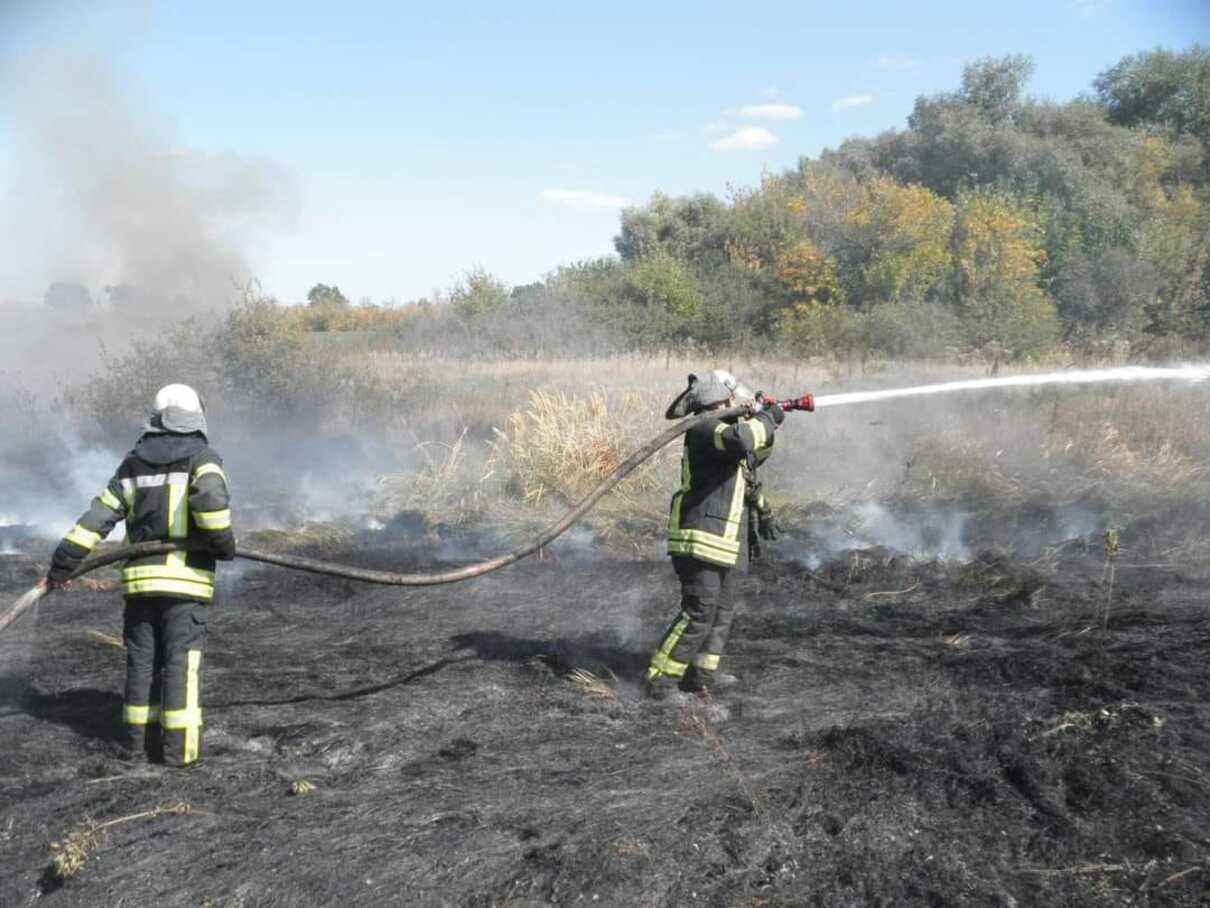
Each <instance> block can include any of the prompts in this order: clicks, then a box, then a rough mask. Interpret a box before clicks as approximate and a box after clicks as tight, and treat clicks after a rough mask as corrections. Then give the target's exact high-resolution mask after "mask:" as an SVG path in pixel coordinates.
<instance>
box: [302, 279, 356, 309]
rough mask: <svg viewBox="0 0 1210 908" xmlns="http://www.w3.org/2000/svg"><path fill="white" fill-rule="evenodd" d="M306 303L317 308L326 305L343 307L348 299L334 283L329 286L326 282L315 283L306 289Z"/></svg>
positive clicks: (346, 304) (345, 306)
mask: <svg viewBox="0 0 1210 908" xmlns="http://www.w3.org/2000/svg"><path fill="white" fill-rule="evenodd" d="M307 305H308V306H315V307H317V308H318V307H321V306H327V307H331V308H339V309H345V308H347V307H348V305H349V301H348V299H347V298H346V297H345V295H344V294H343V293H341V292H340V288H339V287H337V286H335V285H333V286H331V287H329V286H328V285H327V284H316V285H315V286H314V287H312V288H311V289H310V290H308V291H307Z"/></svg>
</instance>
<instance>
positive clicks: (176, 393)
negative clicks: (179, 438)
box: [143, 385, 208, 435]
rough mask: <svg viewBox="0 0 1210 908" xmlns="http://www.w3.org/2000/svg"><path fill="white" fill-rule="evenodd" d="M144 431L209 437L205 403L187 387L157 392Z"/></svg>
mask: <svg viewBox="0 0 1210 908" xmlns="http://www.w3.org/2000/svg"><path fill="white" fill-rule="evenodd" d="M143 431H144V432H148V433H150V434H152V435H158V434H162V433H164V432H170V433H173V434H175V435H189V434H191V433H193V432H201V433H202V434H203V435H206V434H207V432H208V430H207V428H206V402H205V401H204V400H202V396H201V395H200V394H198V393H197V392H196V391H194V390H193V389H192V388H191V387H189V386H188V385H165V386H164V387H162V388H160V390H159V391H157V392H156V395H155V402H154V403H153V404H152V408H151V413H149V414H148V416H147V422H146V424H144V426H143Z"/></svg>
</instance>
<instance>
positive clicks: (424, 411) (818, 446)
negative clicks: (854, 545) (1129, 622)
mask: <svg viewBox="0 0 1210 908" xmlns="http://www.w3.org/2000/svg"><path fill="white" fill-rule="evenodd" d="M356 365H357V368H359V369H361V370H363V371H365V372H366V373H367V374H369V375H371V376H372V378H373V380H374V381H376V382H379V383H381V384H382V385H383V386H384V387H386V388H388V389H389V392H390V394H391V395H393V398H394V399H395V400H397V401H399V402H400V407H401V409H400V410H399V411H398V412H396V413H394V414H393V415H392V420H394V426H395V428H394V429H393V430H391V431H392V432H394V433H395V434H396V435H397V436H406V437H407V438H408V442H407V444H408V446H409V448H410V449H411V450H412V452H413V456H412V457H411V458H410V460H412V461H413V462H414V467H412V468H409V469H407V470H405V471H401V472H400V473H397V474H394V475H392V476H389V477H386V478H384V480H383V481H382V483H381V485H380V489H379V492H380V495H379V501H378V510H379V511H380V514H387V512H390V513H397V512H398V511H399V510H403V509H411V510H416V511H420V512H423V513H426V514H433V515H434V517H435V519H438V520H440V521H446V522H452V521H460V522H482V521H484V520H491V519H493V518H497V517H498V518H500V519H501V520H502V521H503V522H505V523H510V522H513V523H517V522H524V521H525V520H528V519H545V518H547V517H549V516H550V514H551V513H552V511H554V510H557V509H561V508H562V507H564V506H565V505H567V504H568V503H572V502H576V501H578V500H579V499H580V498H581V497H582V496H583V495H584V494H586V493H587V492H588V491H589V490H590V489H591V488H593V487H594V486H595V485H596V483H598V482H599V481H600V480H601V478H603V477H604V476H605V475H607V474H608V473H609V472H610V471H611V470H612V469H613V468H614V466H616V465H617V463H619V462H620V461H621V460H622V459H624V458H625V457H626V456H627V455H628V454H629V453H630V452H632V451H633V450H634V449H635V448H636V447H638V446H639V445H640V444H641V443H642V442H643V441H644V440H645V439H646V438H647V437H649V436H650V435H651V434H652V433H654V432H655V431H657V430H658V429H660V428H662V427H663V425H664V424H665V423H664V420H663V419H662V414H663V410H664V408H665V406H666V405H667V403H668V401H669V400H670V399H671V398H672V397H673V396H674V395H675V394H676V393H678V392H679V391H680V390H681V388H682V387H683V384H684V380H685V375H686V374H687V373H688V372H690V371H693V370H695V369H701V368H704V367H708V366H716V365H717V366H723V367H727V368H730V369H731V370H732V371H733V372H735V373H736V374H737V375H739V376H740V377H741V378H742V379H743V380H744V381H745V382H746V383H747V384H748V385H749V386H751V387H752V388H754V389H760V388H765V389H769V390H772V391H773V392H774V393H777V394H779V395H781V394H786V395H789V394H797V393H800V392H802V391H806V390H811V391H814V392H817V393H830V392H836V391H844V390H855V389H869V388H889V387H903V386H908V385H912V384H925V383H931V382H936V381H945V380H953V379H960V378H972V377H981V376H983V375H985V373H986V370H985V367H983V366H982V365H960V364H952V363H948V364H947V363H900V364H894V365H887V364H877V365H876V366H874V367H872V368H870V369H867V370H866V371H863V372H853V371H849V370H848V369H846V368H842V367H839V366H837V365H835V364H833V365H831V366H820V365H815V364H812V365H802V364H796V363H794V362H786V361H782V362H778V361H754V360H746V359H738V358H737V359H735V360H734V361H729V360H727V359H725V358H724V359H722V360H720V361H717V362H701V361H698V360H692V361H691V360H677V359H674V360H672V361H671V362H670V363H666V362H665V360H664V359H663V358H662V357H655V358H651V357H639V356H625V357H616V358H610V359H552V360H542V361H536V360H501V361H492V360H469V361H457V360H449V359H441V358H433V357H420V356H412V355H405V354H399V353H372V354H368V355H361V356H359V358H358V359H357V360H356ZM1071 365H1073V364H1071V363H1067V362H1062V361H1048V362H1045V363H1038V364H1036V365H1033V366H1030V367H1028V368H1025V369H1022V370H1021V371H1023V372H1035V371H1053V370H1056V369H1061V368H1064V367H1068V366H1071ZM1079 365H1080V366H1085V365H1088V364H1083V363H1081V364H1079ZM1113 365H1116V363H1115V364H1113ZM433 401H440V402H441V403H440V406H438V407H434V406H433ZM434 410H435V411H436V412H437V413H438V414H440V415H441V416H442V418H443V419H444V420H445V421H444V422H441V421H440V420H438V421H434V419H433V418H432V412H433V411H434ZM426 420H427V421H426ZM451 430H452V431H451ZM778 437H779V441H778V452H777V454H776V456H774V457H773V459H772V460H771V461H770V465H769V467H768V468H767V469H766V470H765V471H764V473H765V477H764V478H765V482H766V493H767V494H769V496H770V498H771V499H772V500H773V502H774V503H775V506H777V507H778V508H779V509H780V510H781V512H782V513H783V515H793V514H800V513H803V512H805V511H808V510H809V509H811V508H812V507H814V506H816V505H818V504H819V503H826V504H827V505H829V506H831V507H834V508H844V507H848V506H851V505H854V504H859V503H862V502H867V501H892V502H894V501H898V502H913V501H914V502H922V503H935V504H939V505H946V504H949V503H955V502H966V503H978V504H979V505H980V506H982V505H983V504H986V505H989V506H992V507H1011V506H1014V505H1016V504H1021V503H1024V502H1027V501H1037V500H1050V501H1053V502H1056V503H1063V502H1074V501H1078V500H1082V499H1089V500H1092V499H1095V500H1099V501H1103V502H1106V503H1107V504H1108V505H1110V506H1112V507H1114V508H1117V507H1121V508H1123V509H1125V510H1126V511H1128V512H1129V511H1131V510H1132V509H1135V508H1136V507H1137V506H1140V505H1141V503H1147V502H1152V503H1155V502H1159V501H1173V500H1179V499H1182V498H1184V499H1189V498H1191V497H1195V496H1196V495H1198V494H1201V493H1202V492H1204V491H1205V490H1206V488H1207V486H1210V473H1208V472H1207V468H1206V466H1205V465H1206V464H1207V463H1208V462H1210V393H1207V390H1206V389H1205V388H1198V387H1188V386H1186V387H1180V386H1171V385H1133V386H1121V385H1105V386H1100V387H1081V388H1043V389H1036V390H1032V391H1023V392H1019V393H1005V392H997V393H994V394H986V395H969V396H952V397H950V396H947V397H938V398H930V399H927V400H920V401H914V400H908V401H897V402H894V403H891V404H882V405H879V404H875V405H860V406H854V407H851V408H844V409H828V410H825V411H821V412H820V413H818V414H815V415H809V414H794V415H792V416H791V417H790V418H789V419H788V421H787V426H786V427H785V429H784V430H783V431H782V432H780V433H779V436H778ZM432 439H443V440H442V441H441V442H440V443H438V442H435V441H433V440H432ZM678 457H679V445H676V444H673V445H670V446H669V447H668V448H667V449H665V451H664V452H662V454H661V455H660V456H659V457H658V458H656V460H654V461H653V462H651V463H649V464H648V465H647V466H646V467H644V468H643V469H641V470H639V471H638V472H637V473H636V474H634V475H633V476H632V478H630V479H628V480H627V482H625V483H624V484H623V485H622V486H621V487H620V488H619V490H618V491H617V492H616V493H614V494H613V495H611V496H609V497H608V498H607V499H606V500H605V501H604V502H602V510H601V512H598V513H599V514H600V515H601V516H603V517H604V519H603V520H602V521H601V523H602V524H605V525H612V524H614V523H618V522H619V521H621V522H623V523H625V522H626V521H627V520H629V519H630V518H634V519H635V520H638V521H642V525H643V526H648V525H654V524H653V523H652V522H653V521H655V522H658V521H660V520H662V518H663V515H664V512H665V509H666V506H667V501H668V496H669V495H670V494H671V493H672V491H673V489H674V488H675V485H676V483H677V476H676V461H677V459H678ZM518 503H520V504H522V505H524V506H525V510H523V511H522V510H518V508H517V504H518ZM388 516H389V515H388ZM627 532H631V533H632V532H633V527H631V528H630V529H629V530H627Z"/></svg>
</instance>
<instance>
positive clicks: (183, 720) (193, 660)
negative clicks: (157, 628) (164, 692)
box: [160, 649, 202, 763]
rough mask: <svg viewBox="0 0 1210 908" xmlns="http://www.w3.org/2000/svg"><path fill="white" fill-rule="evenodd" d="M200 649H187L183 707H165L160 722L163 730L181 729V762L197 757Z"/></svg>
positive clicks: (199, 717) (200, 681)
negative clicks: (183, 734) (183, 742)
mask: <svg viewBox="0 0 1210 908" xmlns="http://www.w3.org/2000/svg"><path fill="white" fill-rule="evenodd" d="M201 672H202V651H201V650H200V649H191V650H189V655H188V661H187V663H186V668H185V708H184V709H166V710H164V712H163V717H162V718H161V720H160V722H161V724H162V725H163V726H164V730H165V731H183V732H184V733H185V747H184V752H183V756H182V760H181V762H182V763H192V762H193V761H194V760H196V759H197V758H198V750H199V748H200V742H201V727H202V706H201V687H202V679H201Z"/></svg>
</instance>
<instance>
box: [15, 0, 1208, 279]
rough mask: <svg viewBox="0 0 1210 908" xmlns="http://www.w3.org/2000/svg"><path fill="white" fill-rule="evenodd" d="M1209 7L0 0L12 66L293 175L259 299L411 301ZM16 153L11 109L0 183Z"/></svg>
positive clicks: (260, 265)
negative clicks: (121, 97)
mask: <svg viewBox="0 0 1210 908" xmlns="http://www.w3.org/2000/svg"><path fill="white" fill-rule="evenodd" d="M48 7H54V8H55V9H57V10H58V11H59V13H58V14H56V15H48V14H47V13H46V10H47V8H48ZM6 8H7V10H8V11H7V13H6V12H5V10H6ZM36 10H41V12H40V13H39V12H37V11H36ZM1206 10H1207V5H1206V4H1205V3H1204V2H1196V0H1187V2H1169V3H1165V2H1143V0H1074V2H1065V0H1055V2H1033V0H1025V2H1018V3H1015V4H996V5H995V7H994V8H985V5H984V4H977V3H971V2H969V0H946V2H941V3H931V4H930V3H922V2H917V3H861V2H850V3H841V4H837V3H817V2H803V0H798V2H782V0H772V2H766V3H761V4H750V3H749V4H743V3H735V2H730V3H703V2H696V3H681V2H675V3H593V4H587V3H581V4H575V3H566V2H564V3H524V2H516V3H511V4H489V3H461V4H453V3H451V4H446V5H443V6H439V5H438V4H424V5H423V6H420V5H415V6H413V5H412V4H400V3H389V2H368V0H367V2H357V0H346V2H343V3H339V4H333V3H327V2H325V3H305V2H289V3H288V2H279V0H268V2H259V3H248V2H239V3H237V2H231V0H210V2H207V3H204V4H203V3H197V2H183V0H182V2H158V3H150V2H148V3H122V4H119V3H112V2H104V0H102V2H94V3H87V4H84V3H76V4H72V3H66V2H56V3H32V2H22V0H0V54H4V55H7V56H9V57H12V56H14V55H28V54H30V53H34V54H38V53H40V52H42V51H44V50H48V49H55V50H59V49H68V50H82V51H85V52H93V53H99V54H103V55H106V56H107V57H108V58H109V59H110V60H111V62H112V65H113V66H114V67H115V68H116V69H117V71H118V72H119V73H120V74H121V77H122V79H123V80H124V82H123V84H124V85H126V86H127V90H128V92H129V93H131V94H133V95H137V96H138V104H139V105H141V107H142V108H143V109H145V110H146V112H147V115H148V116H150V117H151V118H152V119H153V120H154V123H155V129H156V130H157V131H158V133H159V134H161V135H163V136H164V137H165V141H166V142H168V143H170V144H171V146H172V147H173V148H178V149H188V150H189V151H190V152H191V153H195V154H206V155H234V156H239V157H240V158H247V159H249V160H252V161H254V162H261V163H265V162H270V163H271V164H272V166H273V168H274V169H275V172H279V173H285V174H288V176H289V184H290V187H291V190H290V191H291V196H292V203H291V204H290V205H288V206H286V207H288V208H289V215H288V217H286V218H284V219H282V220H281V221H279V222H276V223H274V224H272V225H271V226H266V227H264V228H262V229H260V230H259V231H257V232H255V235H251V236H248V237H246V243H247V250H246V251H247V257H248V260H249V262H250V264H251V267H252V269H253V270H254V272H255V273H256V274H257V275H258V276H259V278H260V279H261V281H262V283H263V285H264V287H265V288H266V289H267V290H268V291H269V292H271V293H274V294H276V295H278V296H279V297H280V298H282V299H284V300H295V299H298V298H300V297H301V296H302V295H303V294H305V292H306V289H307V288H308V287H310V286H311V285H312V284H314V283H315V282H318V281H323V282H326V283H336V284H339V285H340V287H341V288H342V289H343V290H344V291H345V292H346V294H347V295H349V296H351V297H352V298H354V299H360V298H362V297H371V298H374V299H376V300H383V299H388V298H393V299H396V300H400V301H403V300H408V299H412V298H415V297H418V296H421V295H425V294H428V293H430V292H431V291H432V290H433V289H435V288H444V287H448V286H449V285H450V284H451V283H453V282H454V281H455V280H457V279H458V277H459V275H460V274H462V273H463V272H465V271H466V270H467V269H469V268H471V267H473V266H482V267H484V268H486V269H488V270H489V271H491V272H493V273H495V274H497V275H499V276H500V277H501V278H503V279H504V280H506V281H508V282H510V283H520V282H526V281H529V280H534V279H537V278H539V277H541V276H542V275H543V274H544V273H545V272H547V271H549V270H550V269H552V268H553V267H555V266H556V265H558V264H560V263H562V262H568V261H571V260H574V259H577V258H584V257H589V256H595V255H600V254H604V253H607V252H609V251H611V248H612V244H611V238H612V236H613V234H614V233H615V232H616V227H617V214H618V211H617V206H618V205H620V204H623V203H624V202H627V201H629V202H641V201H643V200H645V199H647V198H648V197H649V196H650V195H651V194H652V193H653V192H655V191H664V192H669V193H686V192H693V191H699V190H702V191H709V192H716V193H720V194H723V193H725V192H726V191H727V187H728V186H743V185H750V184H753V183H755V182H757V181H758V180H759V178H760V175H761V173H762V171H764V170H771V171H777V170H781V169H783V168H786V167H789V166H792V165H793V164H794V163H795V161H796V160H797V158H798V157H799V156H800V155H804V154H805V155H816V154H818V152H819V151H820V149H821V148H824V147H827V146H833V145H835V144H837V143H838V142H839V141H841V140H842V139H843V138H844V137H846V136H848V135H854V134H857V135H869V134H873V133H876V132H878V131H880V130H882V129H886V128H889V127H894V126H902V125H903V122H904V118H905V117H906V115H907V114H908V112H909V111H910V110H911V107H912V103H913V100H914V99H915V97H916V96H917V95H920V94H925V93H931V92H936V91H942V90H948V89H951V88H954V87H955V86H956V85H957V83H958V80H959V77H960V73H961V68H962V65H963V63H964V62H965V61H969V60H971V59H973V58H977V57H980V56H985V55H992V54H1004V53H1025V54H1029V55H1031V56H1032V57H1033V58H1034V60H1035V62H1036V65H1037V69H1036V74H1035V78H1034V82H1033V84H1032V87H1031V88H1032V93H1033V94H1035V95H1038V96H1042V97H1049V98H1054V99H1068V98H1070V97H1072V96H1074V95H1076V94H1077V93H1079V92H1081V91H1086V90H1088V89H1089V87H1090V84H1091V81H1092V79H1093V78H1094V76H1095V75H1096V74H1097V73H1098V72H1099V71H1101V70H1102V69H1104V68H1106V67H1107V66H1109V65H1111V64H1112V63H1114V62H1116V61H1117V60H1118V59H1119V58H1120V57H1122V56H1124V55H1126V54H1128V53H1133V52H1137V51H1139V50H1142V49H1146V48H1150V47H1153V46H1155V45H1158V44H1162V45H1167V46H1170V47H1184V46H1187V45H1188V44H1190V43H1192V42H1193V41H1195V40H1200V41H1202V42H1206V41H1208V40H1210V14H1208V13H1207V11H1206ZM64 11H66V12H64ZM8 80H9V83H10V84H9V85H7V86H5V90H6V91H7V92H8V94H9V96H10V97H11V96H12V95H13V94H14V93H16V94H19V93H20V92H21V90H22V88H21V85H20V84H19V83H15V82H13V81H12V76H11V70H10V75H9V76H8ZM2 112H3V111H2V109H0V113H2ZM21 141H22V136H21V135H20V134H17V132H16V131H15V130H14V129H13V128H12V127H11V126H10V127H9V128H7V129H6V128H5V127H4V125H3V124H2V123H0V187H2V186H3V185H4V181H5V179H6V177H7V178H8V179H10V180H11V179H14V178H15V177H14V175H15V174H17V173H18V172H19V171H18V168H17V166H16V165H15V163H14V161H15V159H16V158H17V157H18V154H19V151H20V144H21ZM4 216H5V215H3V214H0V217H4ZM9 216H10V217H11V216H12V212H11V206H10V214H9ZM46 241H47V242H53V239H52V238H51V237H47V239H46ZM90 278H91V279H93V280H94V281H95V282H96V283H98V284H99V283H101V282H103V279H104V278H105V276H104V275H96V276H95V277H93V276H91V275H90Z"/></svg>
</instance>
